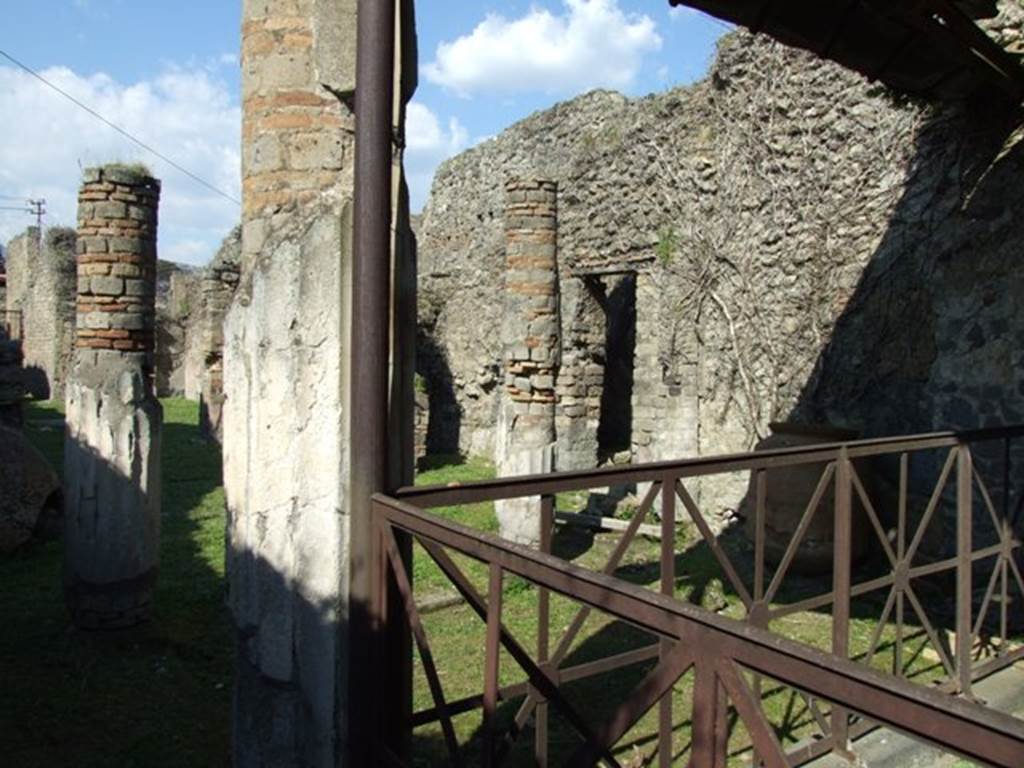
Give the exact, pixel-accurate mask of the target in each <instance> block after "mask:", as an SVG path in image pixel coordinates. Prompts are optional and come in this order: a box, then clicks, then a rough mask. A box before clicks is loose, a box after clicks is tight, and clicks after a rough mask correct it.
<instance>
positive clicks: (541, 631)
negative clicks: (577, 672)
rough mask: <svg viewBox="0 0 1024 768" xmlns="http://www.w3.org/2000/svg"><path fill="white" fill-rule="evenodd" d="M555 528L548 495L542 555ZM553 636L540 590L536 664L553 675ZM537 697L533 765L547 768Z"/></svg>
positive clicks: (545, 595) (543, 714)
mask: <svg viewBox="0 0 1024 768" xmlns="http://www.w3.org/2000/svg"><path fill="white" fill-rule="evenodd" d="M554 524H555V497H554V496H552V495H551V494H547V495H545V496H543V497H542V498H541V501H540V551H541V552H543V553H544V554H546V555H550V554H551V538H552V534H553V533H554ZM550 632H551V595H550V592H549V591H548V589H547V587H542V586H538V587H537V664H538V665H539V666H540V668H541V669H543V670H544V671H545V672H546V673H550V665H549V664H548V659H549V658H550V650H551V649H550V641H549V640H550V638H549V636H550ZM535 694H536V695H537V711H536V713H535V715H534V722H535V730H534V752H533V757H534V762H535V763H536V764H537V768H547V765H548V703H547V701H545V700H544V698H543V697H542V696H541V695H540V693H539V692H536V691H535Z"/></svg>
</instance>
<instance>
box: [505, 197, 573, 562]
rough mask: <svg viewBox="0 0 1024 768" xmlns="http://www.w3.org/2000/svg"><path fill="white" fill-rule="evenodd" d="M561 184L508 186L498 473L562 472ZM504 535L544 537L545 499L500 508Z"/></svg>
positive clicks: (524, 538)
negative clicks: (558, 386) (558, 458)
mask: <svg viewBox="0 0 1024 768" xmlns="http://www.w3.org/2000/svg"><path fill="white" fill-rule="evenodd" d="M557 205H558V187H557V185H556V184H555V182H553V181H542V180H534V179H516V180H513V181H510V182H509V183H508V184H507V185H506V207H505V234H506V264H505V266H506V271H505V291H504V306H503V308H502V309H503V316H502V343H503V346H504V350H505V351H504V363H505V387H504V390H503V393H502V399H501V404H500V407H499V414H498V429H497V446H496V451H495V453H496V457H497V463H498V474H499V476H502V477H510V476H513V475H525V474H540V473H545V472H550V471H552V470H553V469H554V453H555V450H554V449H555V403H556V396H555V379H556V378H557V375H558V362H559V349H560V347H561V343H560V338H561V334H560V330H559V298H558V255H557V252H558V245H557V239H558V208H557ZM495 506H496V512H497V516H498V525H499V528H500V531H501V535H502V536H503V537H505V538H507V539H511V540H513V541H517V542H520V543H524V544H535V543H537V542H538V541H539V539H540V502H539V500H538V499H533V498H531V499H513V500H510V501H501V502H498V503H497V504H496V505H495Z"/></svg>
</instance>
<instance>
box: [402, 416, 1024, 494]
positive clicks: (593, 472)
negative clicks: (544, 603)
mask: <svg viewBox="0 0 1024 768" xmlns="http://www.w3.org/2000/svg"><path fill="white" fill-rule="evenodd" d="M1021 436H1024V425H1015V426H1008V427H998V428H990V429H975V430H967V431H962V432H952V431H946V432H934V433H930V434H922V435H913V436H900V437H883V438H874V439H869V440H856V441H853V442H848V443H828V444H822V445H814V446H801V447H795V448H775V449H771V450H765V451H757V452H754V453H738V454H725V455H722V456H706V457H699V458H693V459H681V460H677V461H663V462H655V463H651V464H642V465H635V466H621V467H601V468H598V469H589V470H577V471H572V472H555V473H550V474H544V475H520V476H518V477H504V478H499V479H496V480H478V481H474V482H469V483H463V484H460V485H449V486H442V485H433V486H416V487H405V488H400V489H399V490H398V491H396V492H395V494H394V496H395V498H396V499H399V500H401V501H405V502H409V503H410V504H416V505H417V506H419V507H422V508H425V509H429V508H431V507H441V506H454V505H460V504H475V503H479V502H482V501H500V500H504V499H516V498H522V497H524V496H539V495H544V494H556V493H565V492H568V491H579V490H586V489H588V488H597V487H604V486H611V485H627V484H630V483H649V482H656V481H658V480H661V479H662V478H664V477H665V476H666V475H672V476H673V477H676V478H680V479H685V478H688V477H699V476H703V475H714V474H721V473H726V472H740V471H745V470H759V469H776V468H779V467H794V466H800V465H806V464H820V463H825V462H829V461H836V460H837V459H838V458H839V457H840V455H841V454H842V453H843V451H845V452H846V456H847V457H848V458H849V459H851V460H855V459H864V458H870V457H872V456H881V455H886V454H896V453H901V452H910V451H924V450H931V449H936V448H952V447H955V446H957V445H965V444H967V445H969V444H971V443H979V442H986V441H990V440H1005V439H1010V438H1015V437H1021Z"/></svg>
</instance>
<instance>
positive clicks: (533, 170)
mask: <svg viewBox="0 0 1024 768" xmlns="http://www.w3.org/2000/svg"><path fill="white" fill-rule="evenodd" d="M1007 8H1008V10H1006V11H1004V14H1003V16H1002V17H1001V18H1000V19H999V20H997V22H996V24H995V25H993V27H994V34H995V35H996V37H997V38H998V39H999V40H1000V42H1002V43H1004V44H1006V45H1013V44H1017V43H1019V40H1020V21H1021V18H1022V17H1024V11H1021V10H1020V9H1018V8H1016V7H1013V8H1010V7H1009V6H1007ZM983 106H984V109H978V108H976V107H975V106H972V105H929V104H923V103H918V102H915V101H911V100H908V99H906V98H902V97H900V96H898V95H896V94H893V93H891V92H889V91H888V90H887V89H885V88H884V87H882V86H880V85H878V84H875V83H871V82H869V81H867V80H866V79H864V78H862V77H860V76H859V75H856V74H854V73H851V72H849V71H847V70H845V69H843V68H841V67H839V66H838V65H835V64H832V63H830V62H827V61H823V60H821V59H818V58H816V57H814V56H812V55H810V54H808V53H805V52H801V51H797V50H793V49H789V48H786V47H784V46H781V45H778V44H776V43H774V42H772V41H770V40H768V39H766V38H763V37H758V36H752V35H750V34H748V33H746V32H742V31H741V32H736V33H733V34H730V35H728V36H726V37H725V38H723V39H722V41H721V43H720V46H719V52H718V56H717V59H716V61H715V62H714V64H713V66H712V68H711V72H710V74H709V76H708V78H707V79H706V80H704V81H702V82H699V83H697V84H695V85H693V86H691V87H686V88H679V89H675V90H671V91H668V92H666V93H663V94H658V95H653V96H649V97H646V98H641V99H635V100H631V99H627V98H625V97H623V96H621V95H619V94H615V93H608V92H601V91H598V92H593V93H590V94H587V95H584V96H581V97H579V98H577V99H575V100H573V101H571V102H567V103H564V104H559V105H557V106H555V107H553V108H552V109H550V110H548V111H545V112H541V113H538V114H535V115H533V116H532V117H530V118H528V119H526V120H524V121H522V122H521V123H518V124H516V125H515V126H513V127H511V128H510V129H508V130H507V131H505V132H504V133H502V134H501V135H500V136H498V137H496V138H494V139H491V140H488V141H486V142H484V143H482V144H480V145H479V146H477V147H475V148H473V149H471V150H469V151H468V152H465V153H463V154H462V155H460V156H458V157H456V158H453V159H452V160H450V161H448V162H447V163H445V164H444V165H443V166H442V167H441V169H440V171H439V172H438V175H437V177H436V179H435V183H434V187H433V190H432V194H431V197H430V199H429V201H428V203H427V206H426V208H425V210H424V213H423V217H422V221H421V223H420V235H421V238H420V245H421V248H420V274H421V278H420V279H421V300H420V323H421V333H422V336H423V337H424V339H425V341H426V343H424V344H423V345H421V354H420V364H421V371H422V372H423V374H424V376H425V377H426V380H427V381H426V384H427V389H428V391H429V393H430V395H431V405H430V407H431V415H432V416H433V415H434V413H435V412H439V413H448V414H451V416H450V417H451V418H454V419H455V426H454V427H452V426H449V427H447V429H446V441H445V443H444V445H443V446H442V447H443V448H444V449H445V450H448V451H454V450H461V451H462V452H466V453H483V454H488V453H490V452H491V450H493V445H494V442H495V441H494V435H493V431H492V429H493V424H494V423H495V422H496V418H495V416H496V414H497V407H498V400H497V397H496V395H495V387H494V384H495V371H496V370H498V366H499V363H500V359H501V357H500V355H501V349H500V344H499V339H500V333H499V323H500V319H499V318H498V317H496V315H495V313H493V312H492V311H490V308H492V307H494V306H500V305H501V298H500V292H501V286H502V281H501V269H502V265H503V262H504V254H503V247H504V246H503V239H502V220H501V219H502V213H501V212H502V188H503V185H504V183H505V181H506V180H507V179H508V178H509V177H512V176H517V175H529V174H537V175H542V176H543V177H545V178H551V179H553V180H556V181H557V182H558V184H559V190H560V200H559V234H558V250H559V255H560V268H561V272H562V274H561V285H560V287H561V291H562V296H563V300H562V301H563V303H562V315H561V316H562V323H563V334H562V338H563V344H564V345H566V346H565V347H563V350H562V357H563V360H565V359H570V358H571V357H573V356H574V355H575V356H579V351H580V350H579V349H574V348H573V347H572V345H574V344H575V345H580V344H583V346H584V347H585V348H586V349H588V350H591V351H594V356H595V357H596V360H597V363H598V364H599V366H600V364H603V363H604V361H603V359H602V355H603V353H602V352H601V350H600V349H599V346H600V345H599V344H598V343H589V346H587V342H586V341H585V339H584V341H580V339H582V338H583V337H584V336H585V334H581V333H579V332H578V329H574V328H573V327H572V323H573V322H576V320H574V318H576V319H577V320H578V319H579V318H584V317H587V316H588V313H589V314H591V315H593V313H594V310H593V305H591V306H590V308H589V309H588V307H587V306H586V305H585V303H586V302H587V301H590V299H588V298H587V283H588V282H589V283H590V284H591V285H593V283H594V281H595V280H597V281H607V280H608V278H607V277H606V275H610V274H613V273H626V274H633V275H635V279H636V313H637V317H636V341H635V352H634V359H633V360H634V365H635V370H634V387H633V392H632V395H631V397H629V404H630V407H631V408H632V414H631V416H632V434H631V442H632V449H631V450H632V454H633V457H634V459H635V460H636V459H643V460H650V459H657V458H673V457H676V456H678V455H680V454H687V455H694V454H697V453H699V454H715V453H722V452H727V451H737V450H747V449H750V448H752V447H753V446H754V445H755V444H756V443H757V442H758V441H759V440H760V439H761V438H763V437H764V436H766V435H767V434H768V433H769V431H770V430H769V424H770V423H771V422H773V421H780V420H787V419H792V420H800V421H813V422H821V421H826V422H829V423H832V424H835V425H839V426H844V427H850V428H853V429H855V430H857V431H859V432H860V433H862V434H865V435H878V434H890V433H896V432H913V431H920V430H929V429H935V428H940V427H969V426H977V425H981V424H987V423H996V422H1000V423H1001V422H1008V421H1017V420H1020V418H1022V417H1024V412H1022V409H1024V389H1022V388H1020V387H1019V385H1018V383H1017V382H1016V381H1015V379H1014V371H1015V370H1019V361H1018V360H1017V359H1016V358H1017V357H1018V356H1019V353H1017V352H1016V351H1015V350H1017V349H1018V348H1019V346H1020V345H1019V340H1020V338H1022V337H1024V324H1022V321H1021V320H1020V319H1019V318H1020V315H1019V313H1016V312H1015V311H1014V310H1013V306H1014V302H1015V299H1014V297H1015V296H1016V295H1017V290H1016V288H1014V286H1016V284H1017V283H1018V282H1019V281H1020V280H1022V279H1024V272H1022V269H1021V267H1020V266H1018V265H1019V261H1018V260H1017V259H1016V256H1015V254H1016V250H1017V243H1018V242H1019V237H1018V232H1017V230H1018V228H1019V227H1021V226H1022V225H1021V223H1020V222H1021V221H1024V219H1022V218H1021V216H1020V215H1018V211H1017V207H1018V206H1019V204H1020V202H1021V201H1020V198H1021V193H1020V191H1019V186H1018V185H1016V184H1015V183H1014V181H1013V180H1014V179H1015V178H1016V177H1017V176H1018V175H1019V171H1020V164H1021V162H1022V158H1021V151H1020V149H1019V145H1018V140H1019V138H1020V136H1021V134H1020V132H1019V131H1018V127H1017V122H1018V121H1016V120H1015V119H1014V117H1013V116H1012V115H1008V114H1007V115H1003V114H1002V113H1000V111H999V109H998V106H997V103H996V102H995V101H987V102H986V103H985V104H984V105H983ZM591 293H593V291H591ZM598 341H599V340H598ZM595 350H596V351H595ZM585 370H586V369H585V368H584V371H585ZM593 372H594V374H595V375H598V374H599V372H600V371H599V368H595V369H594V371H593ZM435 400H436V401H437V402H435ZM431 431H434V427H433V426H431ZM583 431H584V432H585V431H586V430H583ZM586 439H587V440H590V443H580V444H577V445H576V448H579V447H580V446H581V445H582V446H584V447H585V446H587V445H590V444H592V443H593V440H592V437H590V436H587V437H586ZM432 447H435V448H436V446H432ZM572 448H573V446H572V445H570V446H568V449H570V450H571V449H572ZM587 450H592V449H590V448H588V449H587ZM566 453H568V451H567V450H563V445H562V442H561V436H560V443H559V456H563V455H565V454H566ZM593 460H594V461H595V462H596V461H597V456H594V459H593ZM575 461H578V459H575ZM556 463H557V460H556ZM736 490H737V489H736V488H735V487H733V486H729V487H728V488H717V489H716V488H715V487H714V486H710V485H708V486H706V487H705V488H704V491H705V493H704V495H705V497H706V498H707V500H708V501H709V502H710V503H711V504H712V506H714V505H717V508H716V509H715V508H713V509H711V510H710V511H713V512H717V513H718V514H719V515H720V517H721V518H725V517H728V515H729V514H730V512H731V510H732V507H733V506H734V505H735V501H736V499H735V497H736V495H737V493H736ZM727 491H728V492H727ZM709 493H710V495H708V494H709Z"/></svg>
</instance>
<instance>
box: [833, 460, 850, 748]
mask: <svg viewBox="0 0 1024 768" xmlns="http://www.w3.org/2000/svg"><path fill="white" fill-rule="evenodd" d="M835 484H836V485H835V529H834V533H833V539H832V558H833V559H832V562H833V573H832V591H833V593H834V594H835V602H834V604H833V609H832V653H834V654H835V655H836V656H839V657H840V658H843V659H847V658H849V656H850V579H851V565H852V564H851V554H852V552H851V547H852V544H853V492H852V487H853V486H852V478H851V476H850V456H849V453H848V452H847V450H846V448H843V449H842V450H841V451H840V453H839V457H838V459H837V460H836V479H835ZM832 738H833V747H834V749H835V751H836V752H837V753H838V754H840V755H842V756H843V757H852V751H851V748H850V713H849V710H847V709H846V708H845V707H841V706H839V705H838V704H837V705H836V706H835V707H833V709H832Z"/></svg>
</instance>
